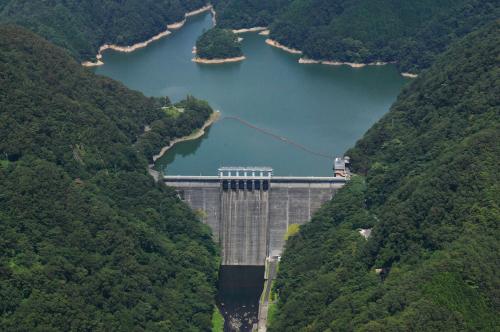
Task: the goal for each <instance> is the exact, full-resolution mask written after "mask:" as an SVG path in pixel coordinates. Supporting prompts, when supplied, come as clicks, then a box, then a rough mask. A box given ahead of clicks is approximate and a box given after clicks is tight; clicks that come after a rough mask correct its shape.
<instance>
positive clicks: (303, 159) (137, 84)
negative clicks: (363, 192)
mask: <svg viewBox="0 0 500 332" xmlns="http://www.w3.org/2000/svg"><path fill="white" fill-rule="evenodd" d="M211 25H212V20H211V16H210V14H208V13H206V14H202V15H199V16H196V17H194V18H192V19H190V20H189V21H188V23H187V24H186V25H185V26H184V27H183V28H182V29H180V30H178V31H175V32H174V33H173V34H172V35H170V36H169V37H167V38H163V39H161V40H159V41H157V42H155V43H152V44H151V45H149V46H148V47H146V48H144V49H140V50H137V51H135V52H133V53H118V52H114V51H107V52H105V53H104V62H105V65H104V66H101V67H98V68H97V69H96V72H97V73H98V74H102V75H106V76H109V77H112V78H114V79H117V80H118V81H121V82H123V83H124V84H125V85H127V86H128V87H130V88H132V89H136V90H139V91H142V92H143V93H145V94H146V95H149V96H164V95H167V96H169V97H170V98H171V99H172V100H173V101H178V100H180V99H182V98H184V97H186V95H187V94H192V95H194V96H196V97H197V98H202V99H205V100H208V101H209V102H210V104H211V106H212V107H213V108H214V109H217V110H220V111H221V115H222V116H221V120H219V121H218V122H217V123H215V124H214V125H213V126H212V127H211V128H210V130H209V131H208V132H207V134H206V135H205V136H204V137H203V138H201V139H199V140H196V141H191V142H184V143H181V144H178V145H176V146H175V147H174V148H173V149H172V150H171V151H170V152H169V153H168V154H167V155H165V156H164V157H163V158H162V159H161V160H160V161H159V163H158V164H157V166H158V167H159V168H160V169H162V170H163V171H164V172H165V173H168V174H169V175H195V174H196V175H198V174H203V175H216V171H217V168H218V167H220V166H223V165H225V166H247V165H257V166H270V167H273V168H274V172H275V174H277V175H299V176H300V175H330V174H331V168H332V161H331V160H329V159H328V158H325V157H323V156H319V155H316V154H311V153H309V152H306V151H304V150H302V149H299V148H297V147H296V146H294V145H290V144H287V143H286V142H284V141H283V140H278V139H276V138H273V137H272V136H269V135H266V134H264V133H262V132H259V131H256V130H255V129H252V128H250V127H248V126H245V125H244V124H242V123H241V122H238V121H235V120H233V119H227V118H226V119H224V117H228V116H236V117H238V118H241V119H243V120H245V121H247V122H249V123H251V124H252V125H254V126H257V127H259V128H263V129H265V130H267V131H270V132H272V133H273V134H275V135H277V136H280V137H285V138H286V139H288V140H291V141H293V142H296V143H299V144H300V145H302V146H304V147H306V148H307V149H309V150H312V151H314V152H318V153H320V154H324V155H328V156H335V155H342V154H343V153H344V152H345V151H346V150H347V149H348V148H349V147H351V146H353V145H354V143H355V142H356V140H358V139H359V138H361V136H362V135H363V134H364V133H365V131H366V130H367V129H368V128H370V127H371V125H373V123H374V122H375V121H377V120H378V119H379V118H380V117H381V116H382V115H383V114H384V113H386V112H387V111H388V109H389V107H390V105H391V104H392V103H393V102H394V101H395V99H396V96H397V94H398V93H399V91H400V89H401V86H402V85H403V84H404V83H405V82H406V81H407V80H408V79H405V78H403V77H402V76H401V75H399V73H398V72H397V70H396V68H394V67H393V66H368V67H364V68H356V69H355V68H350V67H347V66H340V67H337V66H326V65H305V64H299V63H297V60H298V58H299V56H297V55H292V54H288V53H285V52H284V51H282V50H279V49H276V48H273V47H271V46H269V45H267V44H265V38H266V37H264V36H260V35H258V34H257V33H246V34H242V35H241V36H242V37H243V38H244V40H243V41H242V48H243V52H244V54H245V56H246V57H247V59H246V60H245V61H243V62H240V63H231V64H222V65H200V64H196V63H193V62H192V61H191V59H192V58H193V54H192V48H193V46H194V45H195V43H196V39H197V38H198V36H199V35H200V34H202V33H203V31H204V30H205V29H209V28H210V27H211Z"/></svg>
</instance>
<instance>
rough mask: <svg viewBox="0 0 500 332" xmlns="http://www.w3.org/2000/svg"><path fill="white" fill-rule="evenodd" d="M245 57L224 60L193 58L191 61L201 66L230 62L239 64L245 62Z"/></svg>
mask: <svg viewBox="0 0 500 332" xmlns="http://www.w3.org/2000/svg"><path fill="white" fill-rule="evenodd" d="M245 59H246V57H244V56H239V57H234V58H226V59H203V58H198V57H195V58H193V59H192V60H191V61H193V62H196V63H202V64H222V63H230V62H240V61H243V60H245Z"/></svg>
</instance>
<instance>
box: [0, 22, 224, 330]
mask: <svg viewBox="0 0 500 332" xmlns="http://www.w3.org/2000/svg"><path fill="white" fill-rule="evenodd" d="M0 73H1V74H0V156H1V157H0V234H2V235H1V237H0V330H4V331H35V330H40V331H42V330H43V331H48V330H91V331H131V330H169V331H174V330H178V331H199V330H209V327H210V325H211V323H210V318H211V314H212V310H213V302H214V294H215V281H216V272H217V250H216V247H215V245H214V244H213V242H212V240H211V235H210V232H209V230H208V228H207V227H205V226H204V225H202V224H201V223H200V222H199V221H198V219H197V217H196V216H195V215H194V213H193V212H192V211H191V210H189V208H188V207H187V206H186V205H185V204H183V203H181V202H180V201H179V199H178V198H177V197H176V195H175V193H174V192H173V191H172V190H171V189H168V188H166V187H165V186H164V185H161V184H155V183H154V182H153V180H152V179H151V178H150V177H149V176H148V175H147V172H146V167H147V157H150V156H151V155H152V154H153V153H155V152H157V150H158V146H157V145H158V144H161V142H163V144H167V143H168V140H169V139H171V138H174V137H176V136H179V135H185V134H188V133H190V132H191V131H192V130H193V129H194V128H196V127H198V126H200V125H201V124H202V123H203V122H204V121H205V119H206V118H207V117H208V115H209V114H210V112H211V109H210V107H209V106H208V105H207V104H206V103H205V102H200V101H197V100H195V99H194V98H188V100H186V101H184V102H183V107H184V108H185V112H184V113H182V114H180V115H177V116H173V117H172V116H169V115H168V114H167V112H164V111H163V109H162V106H164V105H165V104H166V105H168V99H167V100H165V99H162V100H160V99H154V98H146V97H144V96H143V95H142V94H140V93H138V92H135V91H130V90H128V89H127V88H125V87H124V86H123V85H121V84H119V83H117V82H115V81H113V80H110V79H107V78H104V77H98V76H96V75H94V74H92V73H91V72H90V71H88V70H86V69H83V68H82V67H81V66H80V65H79V64H78V63H77V62H76V61H74V60H73V59H72V58H71V57H69V56H68V55H67V53H66V52H65V51H64V50H62V49H59V48H57V47H55V46H52V45H51V44H49V43H48V42H47V41H45V40H43V39H41V38H39V37H37V36H35V35H33V34H32V33H30V32H27V31H25V30H22V29H19V28H15V27H9V26H0ZM146 126H148V128H150V130H149V131H147V132H144V131H145V128H146Z"/></svg>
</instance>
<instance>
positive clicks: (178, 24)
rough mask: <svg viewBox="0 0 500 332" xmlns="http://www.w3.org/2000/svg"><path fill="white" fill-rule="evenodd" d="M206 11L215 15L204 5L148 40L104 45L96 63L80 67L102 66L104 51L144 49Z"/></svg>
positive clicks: (211, 8)
mask: <svg viewBox="0 0 500 332" xmlns="http://www.w3.org/2000/svg"><path fill="white" fill-rule="evenodd" d="M206 11H211V12H212V13H215V11H214V9H213V7H212V5H206V6H204V7H201V8H199V9H196V10H193V11H191V12H188V13H186V14H184V17H185V18H184V20H182V21H180V22H176V23H172V24H168V25H167V29H166V30H165V31H162V32H160V33H159V34H157V35H155V36H153V37H151V38H149V39H148V40H146V41H143V42H140V43H136V44H134V45H131V46H119V45H114V44H104V45H102V46H101V47H100V48H99V52H98V53H97V55H96V60H97V61H96V62H92V61H85V62H83V63H82V66H84V67H96V66H102V65H103V64H104V62H103V61H102V53H103V52H104V51H106V50H114V51H117V52H124V53H130V52H133V51H135V50H138V49H141V48H144V47H146V46H148V45H149V44H151V43H152V42H155V41H157V40H158V39H161V38H163V37H166V36H168V35H170V34H171V33H172V31H170V30H177V29H180V28H182V27H183V26H184V24H185V23H186V18H188V17H191V16H195V15H198V14H201V13H204V12H206ZM213 17H214V18H215V16H213ZM214 22H215V19H214Z"/></svg>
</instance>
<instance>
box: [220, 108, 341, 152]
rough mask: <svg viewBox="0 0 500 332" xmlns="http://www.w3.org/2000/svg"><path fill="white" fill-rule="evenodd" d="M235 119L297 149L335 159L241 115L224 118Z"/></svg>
mask: <svg viewBox="0 0 500 332" xmlns="http://www.w3.org/2000/svg"><path fill="white" fill-rule="evenodd" d="M225 119H227V120H234V121H237V122H239V123H241V124H243V125H245V126H247V127H248V128H251V129H253V130H256V131H258V132H261V133H263V134H265V135H268V136H271V137H272V138H274V139H276V140H278V141H281V142H283V143H285V144H288V145H291V146H293V147H295V148H297V149H300V150H302V151H305V152H307V153H309V154H312V155H315V156H318V157H322V158H326V159H328V160H334V158H333V156H329V155H327V154H324V153H321V152H317V151H314V150H311V149H310V148H308V147H307V146H304V145H302V144H300V143H297V142H294V141H292V140H291V139H289V138H288V137H285V136H280V135H276V134H274V133H273V132H271V131H269V130H267V129H264V128H260V127H257V126H255V125H253V124H251V123H250V122H248V121H246V120H243V119H242V118H240V117H237V116H225V117H224V118H223V120H225Z"/></svg>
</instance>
